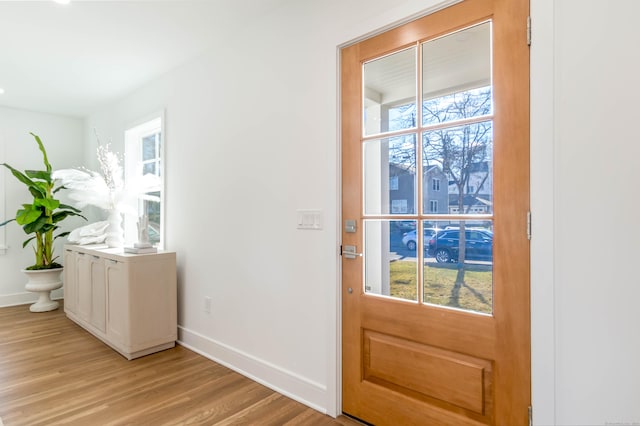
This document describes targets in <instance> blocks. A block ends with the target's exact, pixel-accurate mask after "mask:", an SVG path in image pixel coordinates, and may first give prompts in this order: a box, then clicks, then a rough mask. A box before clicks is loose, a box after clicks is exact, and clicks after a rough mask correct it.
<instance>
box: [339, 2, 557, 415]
mask: <svg viewBox="0 0 640 426" xmlns="http://www.w3.org/2000/svg"><path fill="white" fill-rule="evenodd" d="M461 1H464V0H443V1H441V2H439V3H438V4H436V5H434V6H432V7H430V8H427V9H423V10H421V11H419V12H417V13H415V14H412V15H408V16H406V17H405V18H403V19H401V20H398V21H394V22H392V23H389V24H387V25H384V26H381V27H377V28H375V29H373V30H371V31H370V32H367V33H364V34H363V35H361V36H359V37H357V38H354V39H351V40H349V41H346V42H344V43H341V44H340V45H338V46H336V82H337V85H336V114H337V123H336V125H337V127H336V132H337V134H336V163H335V164H336V177H337V191H336V208H337V211H336V223H337V226H336V229H335V232H336V234H335V235H336V245H335V246H336V247H337V251H336V266H337V267H336V286H335V288H334V292H335V293H334V294H335V295H336V298H335V302H336V304H335V318H336V319H337V320H336V322H335V323H334V322H333V321H331V323H330V324H329V327H330V332H331V333H332V334H333V332H335V335H334V338H335V340H334V342H335V346H333V345H330V346H331V347H330V348H329V362H330V368H329V372H328V375H329V377H328V379H329V380H328V387H327V389H328V391H329V394H328V407H327V413H328V414H333V415H334V416H339V415H341V414H342V361H341V358H342V292H341V289H342V258H341V256H340V253H339V250H340V244H341V242H342V226H343V218H342V201H341V200H342V188H341V182H342V174H341V167H342V140H341V132H340V129H341V118H340V117H341V113H342V109H341V98H340V90H341V80H340V70H341V66H342V64H341V60H340V51H341V49H343V48H344V47H346V46H349V45H352V44H355V43H358V42H360V41H362V40H364V39H367V38H370V37H373V36H376V35H378V34H381V33H383V32H385V31H388V30H390V29H392V28H395V27H397V26H401V25H403V24H406V23H408V22H410V21H413V20H415V19H418V18H420V17H422V16H425V15H428V14H431V13H434V12H436V11H438V10H440V9H443V8H446V7H448V6H451V5H454V4H456V3H459V2H461ZM530 17H531V21H532V22H533V23H535V24H534V27H533V28H534V29H533V30H532V31H533V42H532V45H531V48H530V62H529V67H530V208H531V212H532V216H533V218H534V219H533V223H534V225H533V234H532V238H531V245H530V270H531V277H530V294H531V296H530V310H531V320H530V327H531V336H530V340H531V341H530V352H531V353H530V360H531V404H532V406H533V413H534V417H533V418H534V424H554V422H555V411H556V406H555V381H556V373H555V369H554V366H555V352H556V350H555V347H556V344H555V339H554V338H553V337H552V336H554V335H555V322H556V321H555V316H556V314H555V312H556V311H555V307H554V304H553V303H549V301H552V302H555V297H554V293H555V274H554V252H553V229H554V211H555V198H554V193H553V188H554V175H553V171H554V170H555V169H554V168H551V170H549V167H548V165H549V163H550V162H551V163H552V164H553V159H554V154H555V153H554V137H555V131H554V129H555V124H554V117H553V107H554V101H555V91H554V84H553V83H554V71H555V69H554V29H555V28H554V17H555V10H554V5H553V0H530ZM550 336H551V337H550ZM331 367H334V368H331Z"/></svg>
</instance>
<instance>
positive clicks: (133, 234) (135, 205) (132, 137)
mask: <svg viewBox="0 0 640 426" xmlns="http://www.w3.org/2000/svg"><path fill="white" fill-rule="evenodd" d="M124 133H125V134H124V151H125V160H124V163H125V164H124V169H125V184H126V185H127V186H131V182H132V179H134V178H136V177H142V171H143V166H144V164H149V163H156V172H157V173H156V176H158V177H159V183H158V184H157V185H154V186H150V187H148V188H146V189H145V190H144V191H143V192H141V193H140V194H135V195H134V196H133V197H131V198H132V200H134V201H133V202H132V205H130V206H129V207H130V208H131V209H133V211H135V212H137V215H136V216H135V217H133V216H132V215H125V218H124V219H125V220H124V232H125V241H126V242H127V243H129V242H132V241H133V242H135V241H137V239H138V229H137V221H138V217H139V216H140V215H141V214H142V213H143V211H142V209H143V208H144V207H143V205H144V204H143V202H144V196H143V195H144V194H148V193H150V192H159V194H160V195H159V196H160V201H159V204H160V208H159V210H160V223H159V234H160V241H159V242H158V243H157V244H155V246H156V247H157V248H158V249H159V250H162V249H164V247H165V241H166V233H165V222H166V220H165V212H166V209H165V198H166V197H165V170H166V168H165V166H164V165H165V162H166V157H165V152H166V148H165V147H166V132H165V114H164V111H160V112H157V113H154V114H150V115H148V116H146V117H145V118H143V119H140V120H138V121H136V122H134V123H132V124H131V125H129V126H127V129H126V130H125V132H124ZM157 133H159V134H160V141H159V142H158V141H156V144H158V143H159V146H156V148H157V151H156V157H155V158H153V159H148V160H143V159H142V140H143V139H144V138H145V137H148V136H149V135H153V134H157ZM133 186H136V185H133Z"/></svg>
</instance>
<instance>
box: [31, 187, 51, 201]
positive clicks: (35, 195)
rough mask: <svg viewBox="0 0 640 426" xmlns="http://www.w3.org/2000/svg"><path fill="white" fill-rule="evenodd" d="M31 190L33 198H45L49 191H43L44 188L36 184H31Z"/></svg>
mask: <svg viewBox="0 0 640 426" xmlns="http://www.w3.org/2000/svg"><path fill="white" fill-rule="evenodd" d="M29 192H30V193H31V195H33V198H45V197H46V196H47V193H46V192H43V191H42V189H40V188H39V187H38V186H36V185H31V186H30V187H29Z"/></svg>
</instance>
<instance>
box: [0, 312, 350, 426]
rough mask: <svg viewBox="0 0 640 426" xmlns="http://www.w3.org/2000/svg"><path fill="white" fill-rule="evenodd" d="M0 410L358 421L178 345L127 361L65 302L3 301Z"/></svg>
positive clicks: (37, 417) (67, 415)
mask: <svg viewBox="0 0 640 426" xmlns="http://www.w3.org/2000/svg"><path fill="white" fill-rule="evenodd" d="M0 418H1V419H2V422H4V425H5V426H18V425H29V426H37V425H56V424H63V423H64V424H76V425H82V426H91V425H186V424H189V425H192V424H195V425H358V424H359V423H356V422H354V421H352V420H350V419H349V418H346V417H340V418H338V419H333V418H331V417H329V416H325V415H323V414H321V413H319V412H317V411H314V410H312V409H310V408H308V407H306V406H304V405H303V404H300V403H298V402H296V401H293V400H291V399H289V398H287V397H285V396H282V395H280V394H278V393H276V392H274V391H272V390H270V389H268V388H266V387H265V386H262V385H260V384H258V383H255V382H253V381H251V380H249V379H247V378H245V377H243V376H241V375H240V374H237V373H235V372H233V371H232V370H229V369H228V368H225V367H223V366H221V365H219V364H216V363H215V362H213V361H210V360H208V359H206V358H204V357H202V356H200V355H198V354H196V353H193V352H191V351H189V350H187V349H185V348H183V347H181V346H177V347H175V348H174V349H169V350H166V351H163V352H160V353H157V354H153V355H148V356H146V357H143V358H139V359H136V360H133V361H127V360H126V359H125V358H123V357H122V356H120V355H119V354H117V353H116V352H115V351H113V350H112V349H110V348H109V347H108V346H106V345H105V344H103V343H102V342H100V341H99V340H97V339H96V338H94V337H93V336H92V335H90V334H89V333H87V332H86V331H84V330H83V329H82V328H80V327H79V326H77V325H76V324H75V323H73V322H72V321H70V320H69V319H67V317H66V316H65V315H64V312H63V310H62V308H60V309H58V310H57V311H53V312H47V313H38V314H35V313H31V312H29V310H28V306H17V307H9V308H0Z"/></svg>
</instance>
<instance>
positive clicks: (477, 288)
mask: <svg viewBox="0 0 640 426" xmlns="http://www.w3.org/2000/svg"><path fill="white" fill-rule="evenodd" d="M390 274H391V295H392V296H394V297H399V298H402V299H408V300H416V299H417V298H416V288H417V285H416V274H417V271H416V263H415V262H411V261H396V262H391V265H390ZM457 274H458V269H457V266H456V265H455V264H449V265H442V264H429V265H427V266H425V268H424V276H425V281H426V283H425V297H424V301H425V303H431V304H434V305H443V306H451V307H455V308H461V309H467V310H472V311H477V312H483V313H491V311H492V303H493V301H492V299H493V286H492V281H493V277H492V272H491V267H490V266H478V265H468V266H467V268H466V270H465V272H464V284H462V285H459V286H456V285H455V282H456V276H457Z"/></svg>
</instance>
